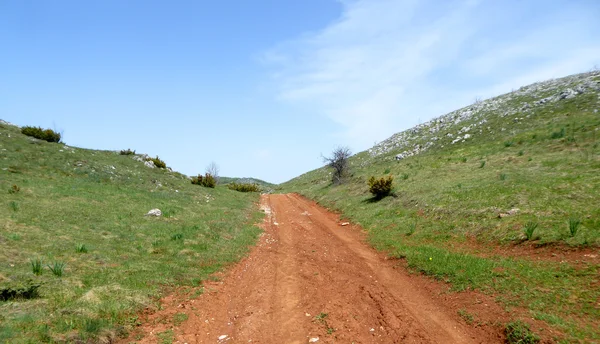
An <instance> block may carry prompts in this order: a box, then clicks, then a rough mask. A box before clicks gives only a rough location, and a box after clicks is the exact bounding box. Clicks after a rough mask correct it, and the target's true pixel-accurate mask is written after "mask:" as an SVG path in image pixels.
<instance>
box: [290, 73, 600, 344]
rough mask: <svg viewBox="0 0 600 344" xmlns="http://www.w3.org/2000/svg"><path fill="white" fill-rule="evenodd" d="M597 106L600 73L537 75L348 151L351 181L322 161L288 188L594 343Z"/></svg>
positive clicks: (523, 315) (597, 322)
mask: <svg viewBox="0 0 600 344" xmlns="http://www.w3.org/2000/svg"><path fill="white" fill-rule="evenodd" d="M599 111H600V73H599V72H597V71H596V72H590V73H584V74H578V75H572V76H569V77H565V78H561V79H555V80H549V81H546V82H540V83H536V84H533V85H529V86H526V87H522V88H520V89H519V90H516V91H514V92H511V93H508V94H505V95H501V96H499V97H495V98H492V99H488V100H485V101H478V102H476V103H475V104H471V105H469V106H467V107H464V108H462V109H459V110H457V111H454V112H451V113H449V114H446V115H443V116H441V117H438V118H435V119H433V120H431V121H429V122H427V123H424V124H422V125H419V126H416V127H414V128H411V129H409V130H406V131H404V132H401V133H398V134H395V135H393V136H392V137H390V138H388V139H386V140H384V141H382V142H381V143H379V144H378V145H376V146H374V147H373V148H371V149H369V150H367V151H364V152H360V153H358V154H356V155H354V156H352V157H351V158H350V159H349V166H350V167H349V175H348V176H347V178H346V181H345V183H343V184H342V185H339V186H334V185H332V183H331V171H329V169H328V168H327V167H323V168H320V169H317V170H314V171H311V172H308V173H306V174H303V175H301V176H299V177H297V178H294V179H292V180H290V181H288V182H286V183H283V184H282V185H281V186H280V190H283V191H291V192H298V193H300V194H302V195H305V196H307V197H309V198H311V199H314V200H316V201H318V202H319V203H321V204H323V205H325V206H327V207H329V208H331V209H335V210H337V211H339V212H341V213H342V215H343V216H344V217H346V218H347V219H349V220H351V221H353V222H356V223H358V224H360V225H362V226H363V227H364V228H365V229H366V230H367V231H368V237H369V241H370V242H371V243H372V244H373V245H374V246H375V247H377V248H378V249H381V250H385V251H387V252H389V255H390V256H391V257H394V258H399V259H403V260H404V261H405V263H406V265H407V266H408V267H409V268H410V269H412V270H413V271H417V272H421V273H424V274H427V275H431V276H433V277H434V278H437V279H440V280H443V281H446V282H449V283H450V284H451V285H452V288H453V289H454V290H456V291H461V290H467V289H476V290H480V291H482V292H485V293H490V294H494V295H497V300H498V301H499V302H500V303H501V304H503V305H504V306H505V307H506V309H508V310H509V311H511V312H514V317H515V319H523V320H526V321H529V322H533V321H537V322H538V323H541V324H542V325H541V328H542V329H543V328H546V332H545V333H543V335H544V336H546V337H550V338H555V339H558V340H567V341H569V342H572V341H577V340H589V341H592V340H598V339H600V331H598V328H600V306H599V304H598V300H599V299H600V288H598V274H597V271H598V269H599V268H600V260H599V257H598V256H599V254H598V249H599V247H600V207H598V204H599V202H600V196H599V195H600V173H599V171H600V143H599V137H600V131H599V130H600V113H599ZM371 176H374V177H377V178H379V177H383V176H392V177H393V178H394V185H395V190H394V192H393V194H392V196H391V197H385V198H383V199H381V200H379V199H376V198H373V197H372V195H371V194H370V193H369V191H368V186H367V180H368V179H369V178H370V177H371ZM520 310H523V311H520ZM467 318H469V319H471V320H472V319H475V323H476V319H477V316H476V314H473V315H468V317H467ZM532 319H535V320H532ZM471 322H473V320H472V321H471Z"/></svg>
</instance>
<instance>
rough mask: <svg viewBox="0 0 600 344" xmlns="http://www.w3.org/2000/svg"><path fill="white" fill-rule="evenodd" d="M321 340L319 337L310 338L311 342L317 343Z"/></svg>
mask: <svg viewBox="0 0 600 344" xmlns="http://www.w3.org/2000/svg"><path fill="white" fill-rule="evenodd" d="M318 341H319V337H314V338H311V339H309V340H308V342H309V343H316V342H318Z"/></svg>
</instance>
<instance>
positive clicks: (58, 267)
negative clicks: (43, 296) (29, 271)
mask: <svg viewBox="0 0 600 344" xmlns="http://www.w3.org/2000/svg"><path fill="white" fill-rule="evenodd" d="M65 266H66V264H65V263H61V262H54V263H53V264H52V265H48V269H50V271H52V274H53V275H54V276H56V277H62V275H63V272H64V271H65Z"/></svg>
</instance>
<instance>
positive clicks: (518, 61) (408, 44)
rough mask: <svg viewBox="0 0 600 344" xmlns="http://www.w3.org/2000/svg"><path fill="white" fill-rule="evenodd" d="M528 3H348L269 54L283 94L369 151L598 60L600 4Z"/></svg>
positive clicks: (410, 0) (462, 0) (346, 140)
mask: <svg viewBox="0 0 600 344" xmlns="http://www.w3.org/2000/svg"><path fill="white" fill-rule="evenodd" d="M527 3H528V4H527V5H520V2H518V1H514V2H509V1H506V2H502V5H499V2H496V1H476V0H454V1H443V2H440V1H417V0H408V1H400V0H356V1H342V4H343V12H342V13H341V16H340V18H339V19H338V20H336V21H335V22H333V23H331V24H330V25H329V26H327V27H325V28H323V29H322V30H320V31H318V32H312V33H306V34H305V35H303V36H302V37H300V38H298V39H295V40H290V41H288V42H282V43H281V44H280V45H278V46H276V47H274V48H273V49H271V50H269V51H268V52H265V54H264V55H263V60H264V62H266V63H267V65H268V66H269V67H270V68H271V71H272V76H273V79H274V80H275V82H276V83H277V85H278V92H279V93H278V97H279V98H280V99H281V100H283V101H286V102H292V103H295V102H301V103H303V104H309V105H312V106H313V108H314V110H315V111H317V112H318V113H320V114H322V115H324V116H327V117H329V118H330V119H332V120H333V121H335V122H337V123H339V124H340V125H341V127H342V128H343V129H342V130H341V132H340V134H341V137H340V139H341V140H342V141H344V143H351V144H352V145H353V146H354V148H355V149H357V148H358V149H364V148H366V147H367V146H368V145H371V144H372V143H373V142H374V141H375V140H382V139H384V138H386V137H387V136H388V135H390V134H392V133H394V132H397V131H400V130H402V129H405V128H408V127H410V126H413V125H415V124H417V122H418V121H424V120H427V119H429V118H431V117H434V116H437V115H441V114H443V113H444V112H447V111H450V110H453V109H455V108H456V107H459V106H462V105H467V103H468V102H470V101H472V100H474V99H475V97H476V96H484V97H489V96H492V95H496V94H499V93H504V92H508V91H510V89H511V88H516V87H519V86H522V85H524V84H526V83H530V82H535V81H540V80H543V79H547V78H551V77H558V76H562V75H566V74H569V73H575V72H579V71H585V70H586V69H590V68H591V67H592V66H593V65H594V64H597V63H600V58H599V57H600V54H598V52H599V49H600V41H598V40H597V39H596V38H595V37H596V36H594V35H593V34H592V33H593V32H598V31H599V30H598V28H599V27H600V24H598V23H597V20H595V19H594V18H595V15H594V13H596V14H597V13H598V11H597V8H593V11H590V9H589V8H578V7H576V6H570V4H571V3H573V2H563V3H560V4H556V6H548V5H547V2H541V1H540V2H539V3H537V5H539V8H538V7H535V6H533V5H532V3H533V2H527ZM589 6H594V5H593V4H592V5H589ZM565 8H566V10H565ZM594 11H595V12H594ZM540 12H541V13H540ZM529 14H530V15H535V16H536V17H535V18H538V19H536V20H530V21H527V20H524V18H526V17H527V15H529ZM539 18H541V19H539Z"/></svg>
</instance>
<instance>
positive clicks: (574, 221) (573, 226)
mask: <svg viewBox="0 0 600 344" xmlns="http://www.w3.org/2000/svg"><path fill="white" fill-rule="evenodd" d="M580 224H581V220H580V219H578V218H575V217H572V218H570V219H569V233H570V234H571V237H574V236H576V235H577V231H578V230H579V225H580Z"/></svg>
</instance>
